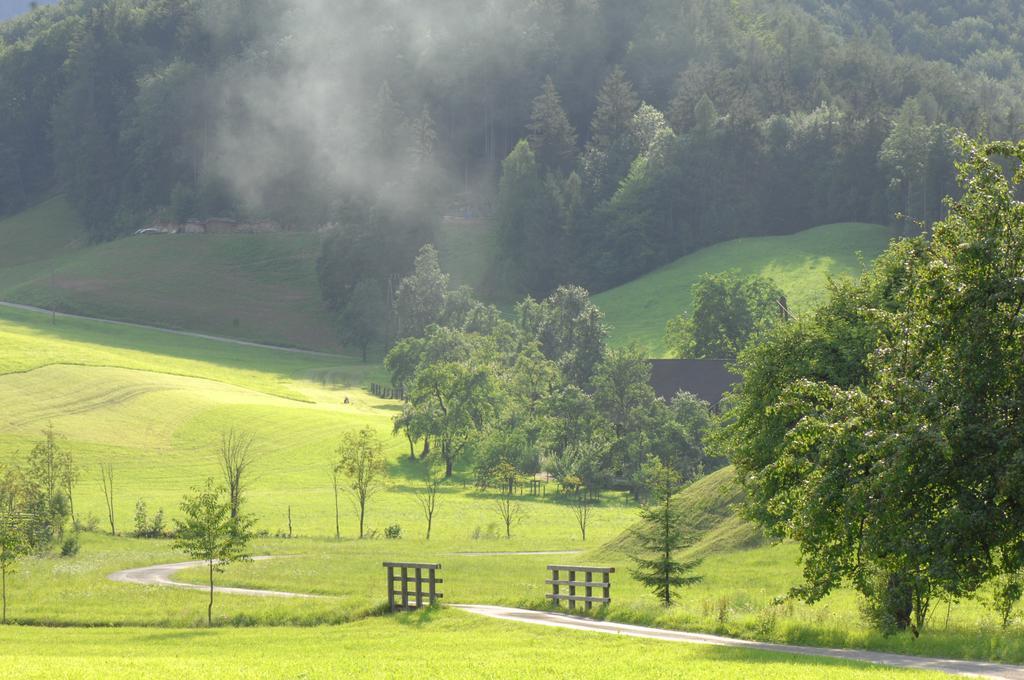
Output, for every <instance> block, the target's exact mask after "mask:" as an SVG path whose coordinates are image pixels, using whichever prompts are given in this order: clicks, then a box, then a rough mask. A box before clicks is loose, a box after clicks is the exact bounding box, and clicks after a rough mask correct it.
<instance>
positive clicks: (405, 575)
mask: <svg viewBox="0 0 1024 680" xmlns="http://www.w3.org/2000/svg"><path fill="white" fill-rule="evenodd" d="M408 610H409V568H408V567H402V611H403V612H404V611H408Z"/></svg>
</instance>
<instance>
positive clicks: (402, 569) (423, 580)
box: [384, 562, 444, 612]
mask: <svg viewBox="0 0 1024 680" xmlns="http://www.w3.org/2000/svg"><path fill="white" fill-rule="evenodd" d="M384 566H385V567H386V568H387V570H388V606H390V607H391V611H392V612H399V611H401V612H409V611H414V610H416V609H419V608H420V607H424V606H431V607H432V606H434V604H436V603H437V600H438V599H439V598H441V597H442V595H441V593H439V592H437V584H439V583H444V579H439V578H437V574H436V572H437V570H439V569H440V568H441V565H440V564H423V563H420V562H385V563H384ZM396 571H398V574H396V573H395V572H396ZM410 571H411V572H413V573H412V574H410V573H409V572H410ZM423 572H427V575H426V576H424V575H423ZM396 583H399V584H401V587H400V588H395V584H396ZM424 585H425V586H426V590H424ZM410 586H412V589H411V590H410ZM424 597H427V598H428V600H429V601H428V602H426V603H424ZM412 598H415V599H412Z"/></svg>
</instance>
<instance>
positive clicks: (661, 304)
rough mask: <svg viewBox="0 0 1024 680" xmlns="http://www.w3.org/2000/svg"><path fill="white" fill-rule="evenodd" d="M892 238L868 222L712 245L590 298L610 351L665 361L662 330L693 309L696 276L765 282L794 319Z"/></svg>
mask: <svg viewBox="0 0 1024 680" xmlns="http://www.w3.org/2000/svg"><path fill="white" fill-rule="evenodd" d="M893 237H894V233H893V231H892V230H891V229H889V228H888V227H883V226H878V225H873V224H855V223H851V224H832V225H826V226H821V227H815V228H814V229H808V230H807V231H802V232H800V233H797V234H793V235H790V236H766V237H758V238H741V239H736V240H734V241H728V242H726V243H720V244H718V245H714V246H710V247H708V248H704V249H703V250H699V251H697V252H695V253H692V254H690V255H687V256H686V257H683V258H680V259H679V260H676V261H675V262H673V263H672V264H669V265H666V266H665V267H662V268H661V269H658V270H657V271H654V272H651V273H650V274H646V275H644V276H641V277H640V278H638V279H636V280H635V281H631V282H630V283H627V284H625V285H623V286H619V287H618V288H613V289H612V290H609V291H605V292H603V293H601V294H599V295H595V296H594V302H595V304H597V306H598V307H600V308H601V310H602V311H603V312H604V313H605V319H606V321H607V323H608V325H609V326H610V327H611V335H610V338H609V339H610V342H611V344H612V345H618V346H622V345H626V344H628V343H630V342H637V343H639V344H640V345H641V346H643V347H645V348H647V350H648V351H649V353H650V356H652V357H663V356H665V355H666V352H667V348H666V347H665V337H664V336H665V324H666V323H668V321H669V319H671V318H673V317H675V316H677V315H679V314H680V313H682V312H684V311H686V312H689V311H690V305H691V288H692V287H693V284H695V283H697V280H698V279H699V278H700V276H701V274H705V273H719V272H724V271H729V270H738V271H739V272H740V273H741V274H743V275H746V276H750V275H760V276H767V277H770V278H771V279H773V280H774V281H775V283H776V284H778V285H779V287H780V288H782V290H783V292H785V293H786V297H787V300H788V302H789V306H790V309H791V310H792V311H793V312H794V313H796V314H797V315H799V314H800V313H801V312H803V311H805V310H808V309H810V308H811V307H813V306H814V305H815V304H817V303H818V302H821V301H822V300H824V299H825V296H826V294H827V292H828V288H827V284H828V279H829V277H833V278H836V277H840V276H850V275H856V274H859V273H860V272H861V271H862V269H863V265H864V264H867V263H869V262H871V260H873V259H874V258H875V257H877V256H878V255H879V253H881V252H882V251H883V250H884V249H885V247H886V246H887V245H888V243H889V240H890V239H891V238H893Z"/></svg>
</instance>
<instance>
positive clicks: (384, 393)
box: [370, 383, 405, 401]
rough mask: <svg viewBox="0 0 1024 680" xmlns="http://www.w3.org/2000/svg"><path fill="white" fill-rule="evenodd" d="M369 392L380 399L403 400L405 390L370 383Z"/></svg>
mask: <svg viewBox="0 0 1024 680" xmlns="http://www.w3.org/2000/svg"><path fill="white" fill-rule="evenodd" d="M370 394H372V395H373V396H375V397H379V398H381V399H394V400H397V401H405V390H400V389H396V388H393V387H388V386H386V385H381V384H379V383H370Z"/></svg>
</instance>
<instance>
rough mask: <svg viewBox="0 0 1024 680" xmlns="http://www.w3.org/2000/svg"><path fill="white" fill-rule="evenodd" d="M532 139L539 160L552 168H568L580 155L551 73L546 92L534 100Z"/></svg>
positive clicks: (531, 120) (573, 132) (574, 133)
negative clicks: (577, 155) (577, 153)
mask: <svg viewBox="0 0 1024 680" xmlns="http://www.w3.org/2000/svg"><path fill="white" fill-rule="evenodd" d="M526 127H527V129H528V130H529V131H530V135H529V137H528V139H529V140H530V148H531V149H533V152H534V154H535V155H536V156H537V160H538V162H540V164H541V165H543V166H545V167H548V168H558V169H562V170H564V169H566V168H568V167H569V166H571V165H572V163H573V161H574V160H575V157H576V130H575V129H574V128H573V126H572V123H570V122H569V116H567V115H566V113H565V109H564V108H562V98H561V97H560V96H559V94H558V90H557V89H555V82H554V81H553V80H552V79H551V76H548V77H547V78H546V79H545V80H544V91H543V92H542V93H541V94H540V95H539V96H537V98H535V99H534V100H533V110H532V113H531V114H530V124H529V125H527V126H526Z"/></svg>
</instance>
